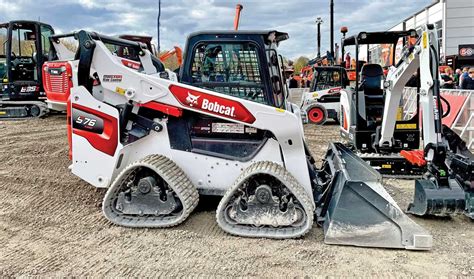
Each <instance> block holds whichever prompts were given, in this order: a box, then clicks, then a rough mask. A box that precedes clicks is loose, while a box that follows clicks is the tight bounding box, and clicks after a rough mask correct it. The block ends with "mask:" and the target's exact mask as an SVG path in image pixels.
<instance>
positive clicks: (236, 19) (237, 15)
mask: <svg viewBox="0 0 474 279" xmlns="http://www.w3.org/2000/svg"><path fill="white" fill-rule="evenodd" d="M243 8H244V6H242V5H241V4H237V6H235V17H234V30H235V31H237V30H239V22H240V13H241V12H242V9H243Z"/></svg>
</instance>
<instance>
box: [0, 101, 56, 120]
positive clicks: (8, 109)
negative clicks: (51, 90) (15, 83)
mask: <svg viewBox="0 0 474 279" xmlns="http://www.w3.org/2000/svg"><path fill="white" fill-rule="evenodd" d="M48 112H49V109H48V106H47V105H46V103H44V102H40V101H0V120H20V119H30V118H40V117H42V116H44V115H46V114H47V113H48Z"/></svg>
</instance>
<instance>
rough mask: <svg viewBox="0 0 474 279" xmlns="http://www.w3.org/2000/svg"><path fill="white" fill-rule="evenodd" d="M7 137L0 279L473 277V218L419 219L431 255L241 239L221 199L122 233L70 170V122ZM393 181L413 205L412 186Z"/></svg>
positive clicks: (1, 179) (322, 144) (318, 237)
mask: <svg viewBox="0 0 474 279" xmlns="http://www.w3.org/2000/svg"><path fill="white" fill-rule="evenodd" d="M305 129H306V134H307V140H308V143H309V146H310V149H311V150H312V151H313V153H314V154H315V155H317V156H319V157H322V156H323V155H324V152H325V150H326V148H327V143H328V142H329V141H332V140H337V139H338V133H337V126H335V125H332V126H331V125H329V126H328V125H327V126H324V127H315V126H306V127H305ZM0 138H1V139H2V143H1V145H0V162H1V163H2V167H1V168H0V277H9V276H22V275H23V276H32V275H36V276H42V277H51V276H55V277H59V276H110V277H116V276H123V277H125V276H126V277H129V276H134V277H135V276H136V277H144V276H154V277H155V276H163V277H170V276H172V277H174V276H186V277H188V276H193V277H195V276H196V277H197V276H199V277H206V278H207V277H230V276H232V277H233V276H246V277H303V276H311V277H313V276H317V275H319V276H322V275H331V276H341V275H342V276H351V275H357V276H360V277H362V276H364V277H365V276H377V277H382V276H383V277H387V276H397V277H399V276H410V277H411V276H430V277H438V276H443V277H446V276H449V277H454V276H463V277H466V278H467V277H471V278H472V277H474V230H473V228H474V226H473V225H474V223H473V222H471V221H469V220H468V219H467V218H466V217H464V216H459V217H455V218H452V219H443V220H439V219H420V218H415V217H413V218H414V219H415V221H416V222H417V223H418V224H420V225H422V226H424V227H425V228H426V229H427V230H429V231H430V232H431V233H432V235H433V238H434V246H433V249H432V250H431V251H429V252H413V251H403V250H389V249H367V248H357V247H343V246H330V245H325V244H324V243H323V241H322V240H323V232H322V229H320V228H313V229H312V231H311V232H310V233H309V234H307V235H306V236H305V237H304V238H303V239H296V240H283V241H277V240H268V239H246V238H239V237H233V236H230V235H227V234H226V233H224V232H222V231H221V230H220V229H219V227H218V226H217V224H216V222H215V208H216V207H217V203H218V200H216V199H212V198H205V199H201V203H200V205H199V207H198V209H197V210H196V212H195V213H194V214H192V215H191V217H190V218H189V219H188V220H187V221H186V222H185V223H184V224H182V225H180V226H178V227H176V228H172V229H165V230H151V229H128V228H122V227H118V226H115V225H112V224H110V223H109V222H108V221H107V220H106V219H105V218H104V217H102V213H101V208H100V206H101V200H102V198H103V196H104V194H105V191H103V190H97V189H95V188H93V187H92V186H90V185H88V184H87V183H86V182H84V181H81V180H80V179H79V178H78V177H76V176H74V175H72V174H71V173H70V172H69V170H68V168H67V167H68V165H69V161H68V159H67V143H66V142H67V141H66V125H65V118H64V117H63V116H51V117H49V118H46V119H42V120H30V121H15V122H0ZM384 184H385V186H386V188H387V190H388V191H389V192H390V194H392V195H393V196H394V198H395V199H396V200H397V202H398V203H399V205H400V206H401V207H402V208H406V206H407V204H408V202H409V201H410V200H411V198H412V194H413V190H412V188H413V182H410V181H403V180H393V179H391V180H386V181H385V183H384Z"/></svg>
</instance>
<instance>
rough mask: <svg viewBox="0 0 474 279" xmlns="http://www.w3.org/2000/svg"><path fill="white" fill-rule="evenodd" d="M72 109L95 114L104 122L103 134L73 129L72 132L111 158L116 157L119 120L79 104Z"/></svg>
mask: <svg viewBox="0 0 474 279" xmlns="http://www.w3.org/2000/svg"><path fill="white" fill-rule="evenodd" d="M72 108H73V109H78V110H81V111H84V112H87V113H90V114H93V115H95V116H97V117H100V118H101V119H102V120H103V121H104V127H103V131H102V133H101V134H97V133H93V132H89V131H85V130H80V129H76V128H72V132H73V133H74V134H76V135H78V136H81V137H83V138H85V139H86V140H87V141H88V142H89V143H90V144H91V145H92V146H93V147H94V148H95V149H97V150H99V151H102V152H104V153H105V154H108V155H110V156H114V154H115V150H116V149H117V144H118V120H117V118H115V117H112V116H110V115H108V114H105V113H102V112H100V111H97V110H93V109H91V108H88V107H84V106H81V105H78V104H73V105H72ZM71 127H72V126H71Z"/></svg>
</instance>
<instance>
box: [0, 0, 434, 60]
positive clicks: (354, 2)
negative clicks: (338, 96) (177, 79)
mask: <svg viewBox="0 0 474 279" xmlns="http://www.w3.org/2000/svg"><path fill="white" fill-rule="evenodd" d="M431 2H433V0H334V10H335V17H334V36H335V42H340V32H339V29H340V27H341V26H347V27H348V28H349V33H348V35H351V34H355V33H357V32H360V31H382V30H387V29H389V28H391V27H393V26H394V25H396V24H397V23H399V22H401V21H402V20H403V19H405V18H407V17H409V16H411V15H412V14H414V13H415V12H418V11H419V10H421V9H423V8H424V7H425V6H427V5H428V4H430V3H431ZM237 3H240V4H242V5H243V6H244V8H243V10H242V14H241V19H240V28H239V29H241V30H262V29H263V30H278V31H282V32H288V33H289V35H290V39H289V40H288V41H285V42H282V43H281V45H280V53H281V54H282V55H284V56H285V57H288V58H290V59H296V58H297V57H299V56H307V57H309V58H314V57H315V56H316V54H317V34H316V23H315V20H316V18H317V17H321V18H322V19H323V21H324V23H323V24H322V25H321V49H322V51H321V53H322V55H324V54H325V53H326V50H328V49H329V29H330V28H329V0H312V1H309V0H301V1H281V0H236V1H223V0H201V1H198V0H174V1H173V0H162V1H161V28H160V30H161V31H160V32H161V33H160V34H161V35H160V36H161V39H160V42H161V44H160V45H161V49H162V50H167V49H171V48H172V47H173V46H174V45H179V46H181V47H184V43H185V41H186V37H187V35H188V34H190V33H191V32H194V31H202V30H231V29H232V28H233V22H234V15H235V5H236V4H237ZM0 10H1V11H2V13H1V14H0V22H5V21H9V20H16V19H29V20H38V19H40V20H41V21H42V22H45V23H49V24H50V25H52V26H53V28H54V29H55V30H56V33H64V32H71V31H76V30H80V29H85V30H90V31H96V32H99V33H103V34H107V35H118V34H139V35H151V36H153V37H154V40H155V44H156V37H157V24H156V23H157V13H158V0H134V1H127V0H60V1H57V0H54V1H50V0H0Z"/></svg>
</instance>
